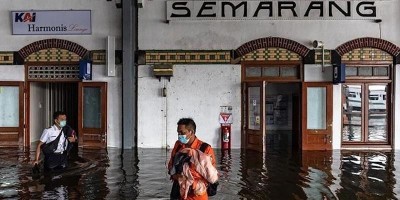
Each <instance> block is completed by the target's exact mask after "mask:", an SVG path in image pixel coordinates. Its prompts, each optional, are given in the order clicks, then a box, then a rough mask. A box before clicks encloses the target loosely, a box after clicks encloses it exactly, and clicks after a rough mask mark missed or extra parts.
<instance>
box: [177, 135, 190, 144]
mask: <svg viewBox="0 0 400 200" xmlns="http://www.w3.org/2000/svg"><path fill="white" fill-rule="evenodd" d="M189 139H190V137H189V138H188V137H186V135H178V140H179V142H181V143H182V144H187V143H188V142H189Z"/></svg>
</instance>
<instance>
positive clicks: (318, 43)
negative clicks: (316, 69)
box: [312, 40, 325, 72]
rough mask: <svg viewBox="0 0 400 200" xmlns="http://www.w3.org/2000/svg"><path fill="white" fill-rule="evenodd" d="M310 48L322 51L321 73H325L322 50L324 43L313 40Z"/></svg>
mask: <svg viewBox="0 0 400 200" xmlns="http://www.w3.org/2000/svg"><path fill="white" fill-rule="evenodd" d="M312 46H313V47H314V49H315V48H321V49H322V65H321V66H322V72H324V71H325V49H324V43H323V42H322V41H318V40H314V41H313V42H312Z"/></svg>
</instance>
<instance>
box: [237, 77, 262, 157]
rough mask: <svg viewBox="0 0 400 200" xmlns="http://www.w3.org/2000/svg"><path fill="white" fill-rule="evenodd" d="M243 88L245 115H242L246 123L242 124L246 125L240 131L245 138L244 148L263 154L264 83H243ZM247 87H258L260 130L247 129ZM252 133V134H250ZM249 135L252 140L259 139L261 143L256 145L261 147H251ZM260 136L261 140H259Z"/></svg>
mask: <svg viewBox="0 0 400 200" xmlns="http://www.w3.org/2000/svg"><path fill="white" fill-rule="evenodd" d="M243 87H244V98H246V104H245V105H243V104H242V105H243V106H244V109H245V110H246V112H245V113H246V115H247V116H244V115H243V119H244V120H246V122H245V123H244V124H246V126H244V127H243V129H242V131H243V135H244V138H245V145H244V146H245V148H246V149H251V150H255V151H259V152H265V151H266V144H265V137H266V135H265V134H266V130H265V129H266V123H265V92H266V91H265V88H266V82H265V81H257V82H255V81H252V82H244V83H243ZM249 87H260V130H250V129H249V123H248V122H249V118H248V114H249V106H248V105H249V102H248V97H249V96H248V88H249ZM251 132H254V133H251ZM251 134H253V135H254V139H261V143H259V144H258V145H262V146H257V144H255V145H253V144H250V143H249V142H250V141H252V140H253V139H252V138H249V137H251ZM260 135H261V138H259V137H260Z"/></svg>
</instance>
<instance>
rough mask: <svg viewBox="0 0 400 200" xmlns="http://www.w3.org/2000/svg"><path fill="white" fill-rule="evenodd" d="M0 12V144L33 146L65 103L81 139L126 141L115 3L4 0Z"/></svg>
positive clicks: (107, 143)
mask: <svg viewBox="0 0 400 200" xmlns="http://www.w3.org/2000/svg"><path fill="white" fill-rule="evenodd" d="M0 16H1V17H0V22H1V24H3V27H2V28H1V30H0V35H1V37H0V43H1V45H0V145H1V146H21V147H23V146H25V147H28V146H30V145H31V143H34V142H36V141H38V140H39V137H40V135H41V134H42V132H43V129H44V128H46V127H49V126H50V125H52V123H53V120H52V113H53V112H54V111H57V110H63V111H65V112H66V113H67V120H68V124H69V125H71V126H72V127H73V128H74V129H76V130H77V131H78V133H79V139H80V141H79V142H80V146H83V147H86V146H87V147H119V148H121V147H122V105H121V102H122V100H121V96H122V87H121V84H122V78H121V77H122V75H121V74H122V73H121V60H120V59H121V56H118V55H119V54H121V53H120V52H121V34H122V32H121V29H122V22H121V9H119V8H117V7H116V4H115V2H109V1H98V0H87V1H81V0H72V1H70V0H68V1H49V0H39V1H20V0H17V1H5V2H2V6H1V8H0ZM107 44H109V45H107ZM111 45H112V47H113V48H112V49H111V50H112V51H114V52H113V53H112V54H111V55H116V56H115V57H114V58H116V59H114V60H115V63H116V64H115V66H114V67H115V69H113V71H112V72H111V73H110V71H108V69H107V67H106V62H107V59H106V57H107V54H106V50H107V47H111ZM80 61H81V64H82V63H83V64H85V63H86V64H89V65H86V66H87V68H86V72H87V73H85V75H88V76H87V77H80V76H79V69H80V68H79V63H80Z"/></svg>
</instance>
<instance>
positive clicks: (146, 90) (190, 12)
mask: <svg viewBox="0 0 400 200" xmlns="http://www.w3.org/2000/svg"><path fill="white" fill-rule="evenodd" d="M399 7H400V2H398V1H394V0H387V1H324V2H322V1H299V0H294V1H284V2H283V1H274V0H273V1H239V0H238V1H190V0H179V1H178V0H167V1H145V4H144V5H143V7H142V8H139V9H138V32H137V34H138V48H139V50H140V52H141V54H140V56H139V59H138V62H139V63H138V64H139V66H138V135H137V136H138V146H139V147H172V146H173V144H174V142H175V141H176V138H177V133H176V122H177V121H178V120H179V118H181V117H192V118H193V119H194V120H195V121H196V122H197V125H198V128H197V135H198V137H199V138H201V139H202V140H204V141H206V142H208V143H210V144H211V145H212V146H215V147H220V124H219V121H218V116H219V114H220V108H221V106H231V108H232V110H231V111H232V117H233V124H232V131H231V145H232V148H241V147H243V148H248V149H255V150H259V151H268V148H271V147H274V146H278V147H284V148H300V149H303V150H312V149H320V150H324V149H350V148H372V149H391V148H396V149H397V148H400V138H399V137H396V133H398V132H399V131H400V130H399V129H400V126H399V124H398V123H396V120H395V119H397V118H398V117H399V115H400V110H399V101H397V100H398V99H399V98H400V96H399V95H400V94H399V89H398V88H399V70H398V67H399V66H397V65H398V62H399V53H400V48H399V45H400V37H399V36H398V35H399V33H400V26H398V25H397V24H396V20H395V19H396V16H397V15H399V14H398V12H396V9H398V8H399ZM158 68H169V69H172V70H173V76H172V77H161V78H160V77H155V76H154V75H155V74H156V73H155V71H157V70H155V69H158ZM341 71H344V72H345V73H344V74H341ZM342 75H344V76H342ZM334 78H335V81H333V79H334Z"/></svg>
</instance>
